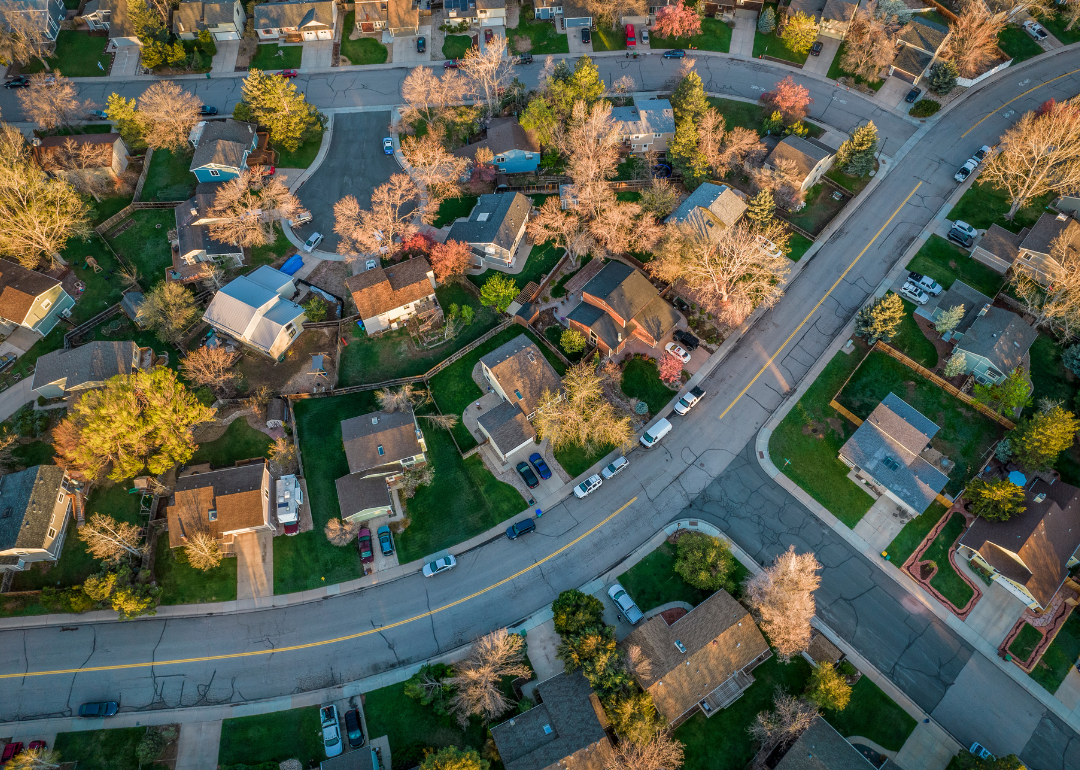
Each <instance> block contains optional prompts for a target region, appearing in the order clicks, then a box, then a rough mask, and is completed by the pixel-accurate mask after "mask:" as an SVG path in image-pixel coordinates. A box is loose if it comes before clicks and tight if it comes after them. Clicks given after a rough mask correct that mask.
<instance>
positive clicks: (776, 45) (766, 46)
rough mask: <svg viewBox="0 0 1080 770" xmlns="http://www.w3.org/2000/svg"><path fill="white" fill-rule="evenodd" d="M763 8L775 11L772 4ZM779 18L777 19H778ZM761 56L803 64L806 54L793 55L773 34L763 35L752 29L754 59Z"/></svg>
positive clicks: (781, 40) (785, 44)
mask: <svg viewBox="0 0 1080 770" xmlns="http://www.w3.org/2000/svg"><path fill="white" fill-rule="evenodd" d="M765 8H772V9H773V11H776V6H775V5H774V4H772V3H768V4H766V5H765V6H764V7H763V8H762V11H764V10H765ZM778 18H779V17H778ZM762 55H765V56H772V57H773V58H774V59H783V60H784V61H789V62H793V63H795V64H805V63H806V57H807V56H808V53H795V52H794V51H792V50H791V49H790V48H788V45H787V43H785V42H784V41H783V39H781V38H780V37H778V36H777V35H776V33H775V32H773V34H771V35H763V34H761V33H760V32H758V31H757V28H755V29H754V58H755V59H757V58H759V57H761V56H762Z"/></svg>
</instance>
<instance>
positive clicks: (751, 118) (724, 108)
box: [708, 96, 761, 134]
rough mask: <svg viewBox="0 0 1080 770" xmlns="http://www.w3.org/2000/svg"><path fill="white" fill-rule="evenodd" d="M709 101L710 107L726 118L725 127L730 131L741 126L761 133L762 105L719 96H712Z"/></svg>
mask: <svg viewBox="0 0 1080 770" xmlns="http://www.w3.org/2000/svg"><path fill="white" fill-rule="evenodd" d="M708 101H709V105H710V106H712V107H715V108H716V109H717V111H718V112H720V114H722V115H723V116H724V125H725V127H726V128H727V130H728V131H730V130H731V129H733V128H735V126H740V127H742V128H749V129H750V130H751V131H757V132H758V134H760V133H761V105H759V104H757V103H756V102H740V101H738V100H737V99H722V98H720V97H719V96H710V97H708Z"/></svg>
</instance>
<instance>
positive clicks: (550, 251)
mask: <svg viewBox="0 0 1080 770" xmlns="http://www.w3.org/2000/svg"><path fill="white" fill-rule="evenodd" d="M562 255H563V250H562V249H560V248H558V247H557V246H554V245H553V244H551V243H539V244H537V245H535V246H533V247H532V251H530V252H529V257H528V259H527V260H526V262H525V267H524V268H523V269H522V271H521V272H520V273H518V274H517V275H512V276H510V277H511V278H513V279H514V284H515V285H516V286H517V287H518V290H519V291H520V290H521V289H524V288H525V286H526V285H527V284H528V283H529V282H530V281H533V282H535V283H536V284H539V283H540V282H541V281H542V280H544V276H545V275H547V274H548V273H550V272H551V271H552V270H554V269H555V265H557V264H559V260H560V259H562ZM496 272H498V271H496V270H490V269H489V270H485V271H484V272H482V273H480V274H479V275H470V276H469V280H470V281H472V282H473V283H475V284H476V285H477V286H483V285H484V281H486V280H487V279H488V278H490V277H491V276H493V275H495V274H496Z"/></svg>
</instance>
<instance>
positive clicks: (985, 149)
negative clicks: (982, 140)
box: [971, 144, 994, 163]
mask: <svg viewBox="0 0 1080 770" xmlns="http://www.w3.org/2000/svg"><path fill="white" fill-rule="evenodd" d="M993 151H994V148H993V147H990V146H988V145H985V144H984V145H983V146H982V147H980V148H979V149H977V150H976V151H975V154H974V155H972V156H971V159H972V160H973V161H975V162H976V163H982V162H983V161H984V160H986V156H987V155H989V154H990V153H992V152H993Z"/></svg>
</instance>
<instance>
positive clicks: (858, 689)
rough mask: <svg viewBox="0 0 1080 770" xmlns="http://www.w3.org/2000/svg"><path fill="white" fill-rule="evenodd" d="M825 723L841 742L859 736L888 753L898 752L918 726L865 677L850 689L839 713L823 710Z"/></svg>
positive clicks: (912, 718)
mask: <svg viewBox="0 0 1080 770" xmlns="http://www.w3.org/2000/svg"><path fill="white" fill-rule="evenodd" d="M822 716H824V717H825V721H826V722H828V723H829V724H831V725H832V726H833V727H835V728H836V731H837V732H838V733H840V734H841V735H842V736H844V737H845V738H850V737H851V736H853V735H861V736H862V737H864V738H869V739H870V740H872V741H873V742H874V743H876V744H878V745H880V746H882V747H883V748H885V749H888V750H889V751H900V749H901V747H902V746H903V745H904V741H906V740H907V739H908V736H909V735H911V733H912V732H914V731H915V725H917V724H918V722H916V721H915V719H914V717H912V716H911V715H910V714H908V713H907V712H906V711H904V710H903V709H902V708H900V706H898V705H897V704H896V701H894V700H893V699H892V698H890V697H889V696H888V695H886V694H885V693H884V692H883V691H882V689H881V688H880V687H878V686H877V685H876V684H874V683H873V682H871V681H870V678H869V677H866V676H863V677H860V679H859V681H858V682H856V683H855V686H854V687H852V688H851V701H850V702H849V703H848V706H847V708H846V709H844V710H843V711H831V710H829V709H825V710H824V711H823V712H822Z"/></svg>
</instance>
